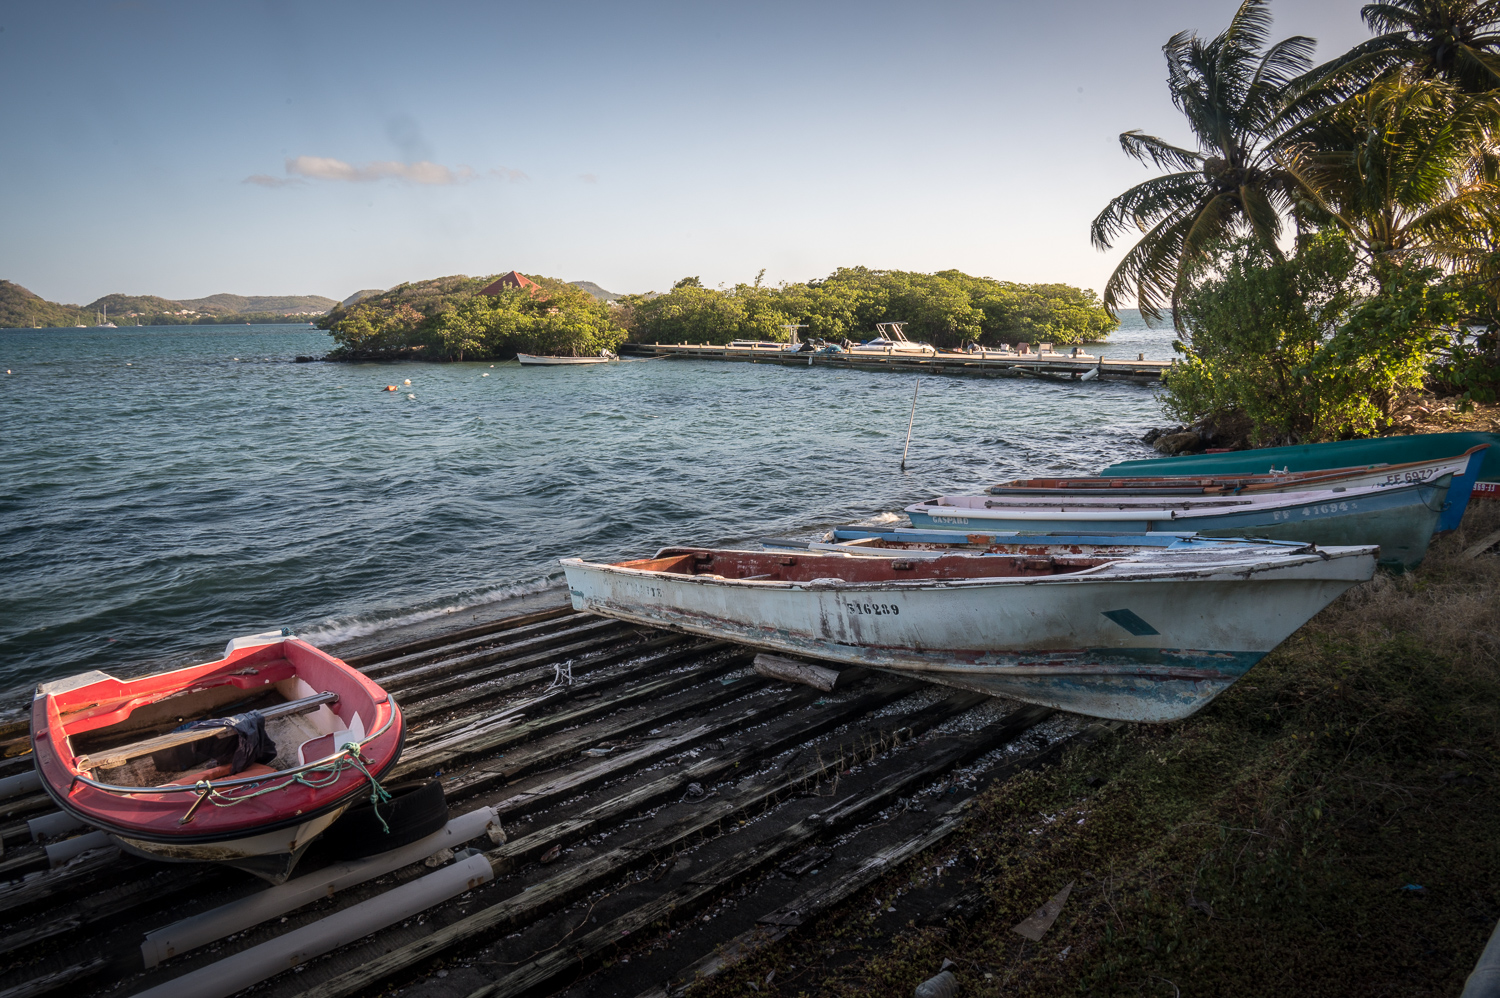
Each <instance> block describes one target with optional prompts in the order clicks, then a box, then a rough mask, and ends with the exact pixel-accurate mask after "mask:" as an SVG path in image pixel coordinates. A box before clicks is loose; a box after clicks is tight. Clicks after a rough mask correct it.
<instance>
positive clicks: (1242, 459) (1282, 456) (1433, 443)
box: [1099, 430, 1500, 534]
mask: <svg viewBox="0 0 1500 998" xmlns="http://www.w3.org/2000/svg"><path fill="white" fill-rule="evenodd" d="M1422 446H1430V447H1431V448H1432V449H1433V453H1429V454H1425V455H1423V456H1422V457H1418V458H1413V457H1411V456H1410V454H1402V455H1399V457H1400V460H1399V461H1394V462H1392V461H1390V460H1388V459H1387V455H1388V454H1389V452H1391V451H1393V450H1395V449H1397V448H1400V449H1403V450H1410V449H1411V448H1412V447H1422ZM1474 447H1483V448H1485V449H1484V450H1481V451H1478V452H1476V453H1475V454H1471V455H1470V456H1469V465H1468V467H1467V468H1465V469H1464V472H1463V473H1462V474H1460V475H1455V476H1454V478H1453V484H1452V485H1451V486H1450V488H1449V494H1448V502H1449V503H1450V505H1449V508H1448V509H1446V510H1444V511H1443V515H1442V516H1441V517H1440V518H1439V520H1438V525H1437V530H1436V531H1435V532H1436V533H1438V534H1445V533H1448V532H1449V531H1451V530H1456V529H1457V528H1458V524H1459V522H1460V521H1461V520H1462V519H1463V515H1464V511H1465V510H1466V509H1467V508H1468V505H1469V498H1470V496H1471V495H1472V494H1473V489H1474V485H1475V483H1476V482H1481V481H1482V482H1500V433H1490V432H1485V431H1480V430H1470V431H1463V432H1456V433H1416V434H1409V435H1406V436H1399V437H1367V438H1364V439H1360V440H1335V441H1332V442H1329V443H1322V444H1292V445H1289V446H1285V447H1262V448H1257V449H1254V450H1240V451H1229V452H1226V453H1223V454H1185V455H1180V456H1178V457H1148V458H1139V459H1137V460H1134V461H1119V462H1117V463H1115V464H1111V465H1109V466H1108V467H1106V468H1104V469H1103V470H1101V471H1100V472H1099V475H1100V477H1102V478H1145V477H1153V478H1154V477H1157V476H1161V475H1188V476H1192V475H1213V474H1260V473H1261V472H1262V471H1263V470H1264V471H1270V470H1272V469H1276V468H1281V469H1284V470H1287V471H1326V470H1329V469H1333V468H1340V467H1355V466H1358V465H1368V466H1371V467H1374V466H1376V465H1379V464H1391V463H1397V464H1400V463H1405V462H1410V461H1412V460H1433V461H1441V460H1444V459H1445V458H1458V457H1462V456H1463V455H1464V453H1466V452H1467V451H1469V450H1471V449H1472V448H1474ZM1391 456H1397V455H1391Z"/></svg>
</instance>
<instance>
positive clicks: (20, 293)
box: [0, 281, 338, 329]
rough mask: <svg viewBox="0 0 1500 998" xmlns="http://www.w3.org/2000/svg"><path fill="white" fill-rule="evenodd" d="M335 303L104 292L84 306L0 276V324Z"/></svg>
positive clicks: (133, 321)
mask: <svg viewBox="0 0 1500 998" xmlns="http://www.w3.org/2000/svg"><path fill="white" fill-rule="evenodd" d="M337 304H338V302H336V301H334V300H333V299H332V298H324V297H323V296H322V295H231V294H220V295H209V296H208V297H207V298H190V299H186V300H183V301H175V300H173V299H171V298H162V297H159V296H157V295H124V294H113V295H105V296H104V297H103V298H99V299H96V300H94V301H91V302H89V303H88V304H87V305H60V304H58V303H57V302H50V301H47V300H46V299H45V298H42V297H41V296H39V295H37V294H35V293H33V292H31V291H28V290H27V289H26V288H23V287H21V285H19V284H16V283H15V282H13V281H0V329H28V328H35V327H42V328H46V327H54V328H55V327H58V326H80V325H81V326H92V325H94V324H95V323H97V322H98V321H99V316H100V315H101V314H102V313H104V312H105V311H106V310H108V314H109V321H110V322H113V323H115V324H116V325H120V326H180V325H189V324H199V325H206V324H218V323H225V324H227V323H271V322H287V321H292V322H297V321H307V320H311V319H314V318H316V317H318V316H321V315H324V314H326V313H327V312H328V310H329V309H331V308H333V307H334V306H336V305H337Z"/></svg>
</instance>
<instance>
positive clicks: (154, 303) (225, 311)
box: [86, 294, 338, 318]
mask: <svg viewBox="0 0 1500 998" xmlns="http://www.w3.org/2000/svg"><path fill="white" fill-rule="evenodd" d="M106 304H108V305H109V310H110V312H111V314H115V313H118V314H119V315H120V316H121V317H122V318H125V317H129V318H135V317H140V318H145V317H146V316H151V315H163V314H168V315H170V314H176V315H211V316H225V315H251V314H255V315H260V314H271V315H322V314H323V313H324V312H327V311H328V310H329V309H331V308H333V306H335V305H337V304H338V302H337V301H335V300H334V299H332V298H324V297H323V296H322V295H248V296H247V295H231V294H218V295H209V296H208V297H207V298H186V299H181V300H178V301H172V300H170V299H167V298H158V297H156V296H155V295H134V296H133V295H105V296H104V297H103V298H100V299H99V300H98V301H95V302H92V303H90V304H89V305H88V306H86V307H87V308H89V309H92V310H94V311H99V310H100V309H103V308H104V306H105V305H106Z"/></svg>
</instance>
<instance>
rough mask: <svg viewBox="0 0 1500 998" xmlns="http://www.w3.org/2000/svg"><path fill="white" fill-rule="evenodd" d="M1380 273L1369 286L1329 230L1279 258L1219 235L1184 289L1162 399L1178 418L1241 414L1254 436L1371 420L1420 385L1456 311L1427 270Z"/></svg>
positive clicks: (1311, 432) (1319, 435) (1283, 436)
mask: <svg viewBox="0 0 1500 998" xmlns="http://www.w3.org/2000/svg"><path fill="white" fill-rule="evenodd" d="M1383 276H1384V277H1385V284H1384V286H1383V287H1381V286H1377V285H1376V284H1375V283H1374V281H1373V280H1372V278H1371V276H1370V274H1369V271H1368V269H1367V268H1366V267H1365V266H1364V264H1363V263H1362V261H1361V259H1360V258H1359V256H1358V255H1357V254H1356V252H1355V251H1354V250H1353V249H1352V248H1351V247H1350V246H1349V245H1348V243H1347V242H1345V240H1344V239H1342V238H1341V237H1340V236H1338V235H1337V234H1322V235H1316V236H1312V237H1309V238H1307V239H1305V240H1304V241H1303V243H1302V245H1301V246H1300V247H1299V249H1298V252H1297V253H1296V254H1295V255H1293V256H1290V257H1288V258H1286V259H1283V260H1277V259H1273V258H1272V257H1270V255H1269V254H1268V253H1267V252H1266V251H1265V250H1264V249H1263V248H1262V247H1261V246H1260V245H1259V244H1257V243H1254V242H1251V241H1248V240H1246V241H1238V242H1234V243H1231V244H1228V245H1226V246H1225V247H1223V248H1222V249H1221V250H1220V251H1219V252H1217V253H1216V254H1215V255H1214V257H1213V262H1212V265H1211V269H1210V270H1209V271H1208V272H1207V273H1206V274H1201V275H1199V277H1198V278H1197V279H1196V280H1195V281H1194V283H1193V286H1192V289H1191V290H1190V291H1189V293H1188V294H1187V295H1186V296H1185V298H1184V300H1183V303H1182V313H1181V318H1182V321H1183V326H1184V328H1185V330H1186V332H1185V334H1184V338H1183V339H1182V340H1180V341H1179V342H1177V343H1176V344H1174V345H1175V347H1176V349H1177V350H1178V352H1179V353H1180V354H1181V359H1180V361H1179V362H1178V363H1177V364H1175V365H1174V366H1173V367H1172V369H1171V370H1169V371H1168V372H1166V373H1165V374H1164V375H1163V378H1162V380H1163V382H1164V384H1165V386H1166V394H1165V396H1164V398H1163V405H1164V408H1165V409H1166V410H1167V412H1168V414H1170V415H1172V416H1174V417H1176V418H1179V419H1183V420H1187V421H1194V420H1199V419H1205V418H1206V419H1209V420H1214V421H1227V420H1228V419H1230V418H1232V417H1233V416H1235V415H1243V416H1244V417H1247V418H1248V419H1249V420H1250V421H1251V423H1252V424H1253V426H1254V430H1253V437H1254V439H1255V442H1257V443H1260V444H1272V443H1295V442H1311V441H1316V440H1328V439H1339V438H1344V437H1350V436H1356V435H1360V434H1368V433H1372V432H1375V431H1376V430H1378V429H1380V428H1381V427H1382V426H1383V425H1384V424H1385V423H1386V422H1387V421H1388V420H1389V417H1390V415H1391V410H1392V407H1393V406H1394V405H1395V403H1396V402H1397V400H1398V399H1399V397H1400V396H1401V395H1402V393H1404V392H1408V391H1411V390H1415V389H1419V388H1421V387H1422V385H1423V384H1424V382H1425V380H1426V377H1427V370H1428V366H1429V364H1430V363H1431V362H1432V360H1433V358H1434V357H1435V356H1436V352H1437V349H1438V347H1439V346H1440V344H1441V343H1442V342H1443V340H1444V338H1445V337H1446V336H1447V335H1448V334H1447V332H1446V329H1447V326H1448V324H1451V323H1452V322H1453V321H1454V320H1455V319H1456V318H1457V316H1458V315H1459V314H1461V312H1462V305H1461V302H1460V300H1459V298H1460V296H1459V295H1457V294H1456V293H1455V292H1454V291H1453V290H1452V288H1451V287H1450V286H1449V285H1448V284H1447V283H1445V282H1444V281H1443V280H1441V275H1439V274H1438V272H1437V271H1435V270H1432V269H1430V268H1421V267H1415V266H1406V267H1394V268H1387V270H1386V272H1385V273H1384V274H1383Z"/></svg>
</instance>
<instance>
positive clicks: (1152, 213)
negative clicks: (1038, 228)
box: [1089, 170, 1208, 250]
mask: <svg viewBox="0 0 1500 998" xmlns="http://www.w3.org/2000/svg"><path fill="white" fill-rule="evenodd" d="M1207 191H1208V185H1207V181H1205V180H1204V178H1203V174H1202V173H1201V172H1199V171H1197V170H1193V171H1190V172H1182V173H1169V174H1166V175H1165V176H1161V177H1152V178H1151V179H1150V180H1147V181H1145V182H1144V183H1140V184H1136V185H1135V186H1134V187H1132V188H1130V190H1128V191H1126V192H1124V193H1123V194H1120V195H1118V196H1116V197H1115V198H1114V199H1112V200H1111V201H1110V202H1109V204H1107V205H1105V206H1104V210H1103V211H1101V212H1100V213H1099V214H1098V216H1097V217H1095V219H1094V222H1093V224H1092V225H1091V226H1090V227H1089V232H1090V239H1091V240H1092V241H1093V244H1094V247H1095V248H1096V249H1101V250H1106V249H1110V248H1111V247H1112V246H1113V245H1114V240H1115V237H1116V236H1118V235H1119V234H1120V233H1122V232H1125V231H1127V230H1129V229H1131V228H1136V229H1141V230H1148V225H1155V220H1156V219H1158V218H1163V217H1166V216H1170V215H1174V214H1176V213H1178V212H1182V211H1187V210H1190V209H1191V207H1192V206H1193V205H1194V204H1196V203H1198V202H1199V201H1201V200H1202V199H1203V197H1204V195H1205V192H1207ZM1143 219H1149V220H1151V221H1150V222H1149V223H1148V224H1142V220H1143Z"/></svg>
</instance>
